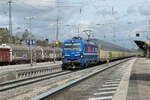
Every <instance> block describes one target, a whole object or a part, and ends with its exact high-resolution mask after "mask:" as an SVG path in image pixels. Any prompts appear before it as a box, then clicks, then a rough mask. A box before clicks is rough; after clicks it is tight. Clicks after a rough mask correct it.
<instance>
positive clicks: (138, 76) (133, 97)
mask: <svg viewBox="0 0 150 100" xmlns="http://www.w3.org/2000/svg"><path fill="white" fill-rule="evenodd" d="M132 63H133V64H132V65H131V66H130V67H129V70H128V72H126V73H125V74H124V76H123V78H122V80H121V82H120V86H119V87H118V89H117V92H116V93H115V95H114V96H113V98H112V100H150V59H147V58H136V59H135V60H134V61H133V62H132Z"/></svg>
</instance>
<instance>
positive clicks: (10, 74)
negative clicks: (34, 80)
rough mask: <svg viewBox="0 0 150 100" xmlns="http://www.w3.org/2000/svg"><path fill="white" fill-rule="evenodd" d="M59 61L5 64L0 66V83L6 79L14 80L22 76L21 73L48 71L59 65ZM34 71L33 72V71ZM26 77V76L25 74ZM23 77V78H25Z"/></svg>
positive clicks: (35, 73)
mask: <svg viewBox="0 0 150 100" xmlns="http://www.w3.org/2000/svg"><path fill="white" fill-rule="evenodd" d="M61 63H62V62H61V61H56V62H55V63H54V62H41V63H33V64H32V66H31V65H30V64H17V65H7V66H0V83H1V82H4V81H8V80H14V79H17V78H20V77H21V78H22V76H20V77H19V76H18V75H23V76H24V74H27V75H30V74H34V75H38V74H40V73H41V74H42V73H46V72H47V73H48V72H49V71H51V69H54V68H56V66H58V67H59V66H60V65H61ZM33 72H34V73H33ZM25 77H26V76H25ZM25 77H24V78H25Z"/></svg>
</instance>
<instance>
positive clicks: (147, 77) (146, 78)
mask: <svg viewBox="0 0 150 100" xmlns="http://www.w3.org/2000/svg"><path fill="white" fill-rule="evenodd" d="M130 80H143V81H150V74H148V73H144V74H132V75H131V77H130Z"/></svg>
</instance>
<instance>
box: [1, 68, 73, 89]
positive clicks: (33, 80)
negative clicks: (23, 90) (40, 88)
mask: <svg viewBox="0 0 150 100" xmlns="http://www.w3.org/2000/svg"><path fill="white" fill-rule="evenodd" d="M69 73H72V72H71V71H59V72H54V73H49V74H45V75H39V76H36V77H31V78H26V79H21V80H15V81H10V82H6V84H5V83H2V84H1V86H0V92H4V91H7V90H10V89H14V88H18V87H21V86H25V85H29V84H32V83H36V82H40V81H43V80H47V79H50V78H54V77H58V76H61V75H65V74H69ZM43 77H44V78H43Z"/></svg>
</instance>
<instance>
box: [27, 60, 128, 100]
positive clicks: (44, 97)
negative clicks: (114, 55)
mask: <svg viewBox="0 0 150 100" xmlns="http://www.w3.org/2000/svg"><path fill="white" fill-rule="evenodd" d="M128 60H129V59H126V60H123V61H121V62H119V63H115V64H112V65H109V66H107V67H105V68H101V69H99V70H96V71H94V72H91V73H88V74H86V75H84V76H82V77H80V78H77V79H75V80H73V81H70V82H68V83H66V84H64V85H61V86H58V87H56V88H54V89H51V90H49V91H47V92H45V93H43V94H40V95H37V96H35V97H33V98H31V99H30V100H49V98H50V97H51V96H53V95H57V93H60V92H61V91H63V90H64V89H66V88H69V87H72V86H73V85H75V84H77V83H79V82H81V81H83V80H86V79H88V78H90V77H92V76H94V75H96V74H98V73H100V72H104V71H105V70H107V69H110V68H112V67H114V66H116V65H119V64H121V63H124V62H126V61H128Z"/></svg>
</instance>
